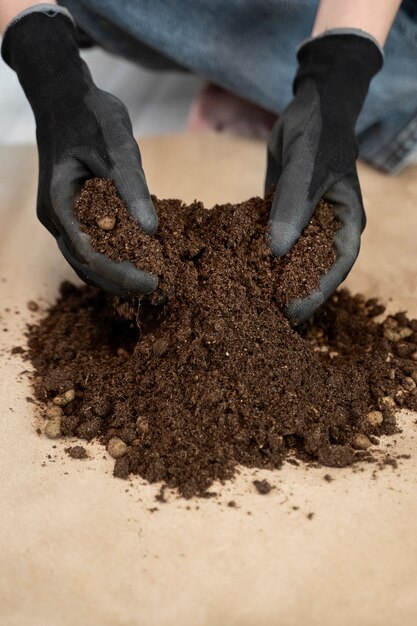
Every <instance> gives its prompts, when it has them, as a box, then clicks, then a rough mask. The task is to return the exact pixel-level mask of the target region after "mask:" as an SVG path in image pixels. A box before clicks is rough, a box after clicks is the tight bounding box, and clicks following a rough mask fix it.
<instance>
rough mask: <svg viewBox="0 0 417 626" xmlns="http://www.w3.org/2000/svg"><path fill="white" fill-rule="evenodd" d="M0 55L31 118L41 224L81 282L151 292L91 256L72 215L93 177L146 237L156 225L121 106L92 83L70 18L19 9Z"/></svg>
mask: <svg viewBox="0 0 417 626" xmlns="http://www.w3.org/2000/svg"><path fill="white" fill-rule="evenodd" d="M2 55H3V58H4V59H5V61H6V62H7V63H8V64H9V65H10V66H11V67H12V68H13V69H14V70H15V71H16V73H17V75H18V77H19V80H20V83H21V85H22V87H23V89H24V91H25V94H26V96H27V98H28V100H29V102H30V104H31V106H32V109H33V112H34V114H35V118H36V127H37V140H38V150H39V186H38V201H37V212H38V217H39V219H40V221H41V222H42V224H44V226H46V228H47V229H48V230H49V231H50V232H51V233H52V234H53V236H54V237H55V238H56V240H57V242H58V245H59V247H60V250H61V252H62V253H63V254H64V256H65V258H66V259H67V261H68V262H69V263H70V264H71V265H72V267H73V268H74V269H75V271H76V272H77V274H78V275H79V276H80V277H81V278H82V279H83V280H84V281H85V282H87V283H91V284H94V285H97V286H99V287H102V288H103V289H105V290H106V291H108V292H110V293H114V294H118V295H122V296H123V295H124V296H126V295H134V294H141V293H149V292H151V291H153V290H154V289H155V287H156V285H157V278H156V277H154V276H152V275H150V274H147V273H145V272H142V271H140V270H138V269H137V268H135V267H134V266H133V265H132V264H131V263H130V262H128V261H123V262H121V263H116V262H114V261H111V260H110V259H108V258H107V257H106V256H104V255H103V254H99V253H97V252H94V250H93V249H92V247H91V245H90V240H89V237H88V236H87V235H86V234H85V233H82V232H81V231H80V228H79V223H78V221H77V220H76V218H75V216H74V212H73V209H74V203H75V201H76V199H77V197H78V194H79V192H80V189H81V187H82V185H83V183H84V182H85V180H86V179H88V178H91V177H94V176H98V177H101V178H111V179H113V181H114V183H115V185H116V188H117V190H118V192H119V195H120V197H121V198H122V200H123V201H124V202H125V204H126V206H127V208H128V210H129V211H130V213H131V214H132V215H133V216H134V217H135V218H136V219H137V220H138V222H139V224H140V226H141V227H142V228H143V230H144V231H145V232H147V233H149V234H152V233H154V232H155V230H156V227H157V216H156V212H155V209H154V207H153V204H152V201H151V199H150V195H149V191H148V188H147V185H146V181H145V176H144V173H143V170H142V165H141V157H140V153H139V149H138V146H137V144H136V142H135V140H134V138H133V135H132V125H131V122H130V119H129V115H128V112H127V110H126V107H125V106H124V105H123V104H122V103H121V102H120V101H119V100H118V99H117V98H115V97H114V96H112V95H111V94H109V93H106V92H105V91H102V90H101V89H98V88H97V87H96V85H95V84H94V83H93V81H92V78H91V75H90V72H89V70H88V68H87V66H86V64H85V63H84V62H83V61H82V59H81V58H80V55H79V52H78V46H77V42H76V39H75V28H74V24H73V21H72V18H71V16H70V15H69V14H68V13H67V12H66V10H65V9H61V8H59V7H53V6H50V7H48V5H38V7H34V8H33V9H29V10H28V11H26V12H23V13H22V14H21V15H20V16H18V17H17V18H16V19H15V20H14V21H13V22H12V24H11V25H10V26H9V27H8V29H7V30H6V33H5V36H4V40H3V45H2Z"/></svg>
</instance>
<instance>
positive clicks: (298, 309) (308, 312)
mask: <svg viewBox="0 0 417 626" xmlns="http://www.w3.org/2000/svg"><path fill="white" fill-rule="evenodd" d="M323 302H324V295H323V293H322V291H320V290H317V291H313V293H311V294H310V295H309V296H307V298H298V299H297V300H293V301H292V302H290V304H289V305H288V306H287V307H286V308H285V311H284V313H285V317H286V318H287V319H288V320H289V322H290V324H291V325H292V326H298V325H299V324H302V323H303V322H305V321H306V320H308V318H309V317H311V316H312V315H313V313H314V311H316V309H318V308H319V306H321V305H322V304H323Z"/></svg>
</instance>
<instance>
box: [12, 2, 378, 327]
mask: <svg viewBox="0 0 417 626" xmlns="http://www.w3.org/2000/svg"><path fill="white" fill-rule="evenodd" d="M2 55H3V58H4V60H5V61H6V62H7V63H8V64H9V65H10V66H11V67H12V68H13V69H14V70H15V71H16V73H17V75H18V77H19V80H20V83H21V85H22V87H23V89H24V91H25V94H26V96H27V98H28V100H29V102H30V104H31V106H32V109H33V112H34V114H35V118H36V127H37V142H38V150H39V186H38V200H37V213H38V217H39V219H40V221H41V222H42V224H43V225H44V226H45V227H46V228H47V229H48V230H49V231H50V232H51V233H52V235H53V236H54V237H55V238H56V240H57V243H58V246H59V248H60V250H61V252H62V254H63V255H64V256H65V258H66V259H67V261H68V262H69V263H70V264H71V265H72V267H73V268H74V269H75V271H76V272H77V274H78V275H79V276H80V277H81V278H82V279H83V280H84V281H85V282H86V283H90V284H93V285H97V286H99V287H101V288H103V289H104V290H106V291H107V292H109V293H113V294H118V295H121V296H132V295H139V294H148V293H150V292H152V291H153V290H154V289H155V288H156V286H157V282H158V281H157V277H155V276H153V275H151V274H149V273H146V272H144V271H141V270H139V269H137V268H136V267H134V266H133V264H131V263H130V262H129V261H122V262H119V263H116V262H114V261H111V260H110V259H108V258H107V257H106V256H105V255H103V254H100V253H97V252H95V251H94V250H93V249H92V247H91V245H90V240H89V237H88V236H87V235H86V234H85V233H82V232H81V230H80V228H79V224H78V221H77V220H76V218H75V216H74V212H73V208H74V203H75V200H76V198H77V197H78V195H79V192H80V189H81V187H82V185H83V183H84V182H85V180H86V179H88V178H91V177H95V176H98V177H102V178H110V179H112V180H113V181H114V183H115V185H116V188H117V191H118V193H119V195H120V197H121V198H122V200H123V201H124V203H125V204H126V207H127V208H128V210H129V211H130V213H131V215H132V216H133V217H135V218H136V219H137V221H138V223H139V225H140V226H141V228H142V229H143V230H144V232H146V233H149V234H153V233H155V231H156V229H157V225H158V218H157V214H156V212H155V208H154V206H153V204H152V200H151V197H150V194H149V190H148V187H147V184H146V179H145V174H144V172H143V169H142V163H141V155H140V151H139V148H138V145H137V143H136V141H135V140H134V138H133V134H132V125H131V122H130V119H129V114H128V112H127V109H126V107H125V106H124V105H123V104H122V102H120V100H118V99H117V98H116V97H114V96H112V95H111V94H109V93H107V92H105V91H102V90H101V89H99V88H98V87H97V86H96V85H95V84H94V82H93V80H92V77H91V74H90V72H89V70H88V67H87V66H86V64H85V63H84V61H83V60H82V59H81V57H80V55H79V50H78V45H77V41H76V30H75V25H74V23H73V20H72V18H71V16H70V14H69V13H68V12H66V10H65V9H61V8H55V7H51V8H50V9H49V8H48V7H45V5H44V6H43V7H42V6H41V8H39V9H38V10H29V11H27V12H24V13H23V14H20V15H19V16H18V17H17V18H16V19H15V20H14V21H13V22H12V23H11V24H10V25H9V27H8V28H7V30H6V33H5V36H4V39H3V45H2ZM297 58H298V63H299V67H298V71H297V74H296V76H295V80H294V98H293V100H292V101H291V103H290V104H289V106H288V107H287V108H286V109H285V111H283V113H282V114H281V115H280V117H279V119H278V121H277V122H276V124H275V126H274V128H273V130H272V133H271V136H270V139H269V142H268V166H267V173H266V183H265V191H269V190H270V189H271V188H272V187H276V191H275V196H274V200H273V203H272V209H271V213H270V230H269V236H270V245H271V250H272V253H273V254H274V255H276V256H282V255H285V254H286V253H287V252H288V251H289V250H290V249H291V247H292V246H293V245H294V244H295V242H296V241H297V239H298V238H299V237H300V235H301V233H302V231H303V229H304V228H305V226H306V225H307V224H308V222H309V220H310V218H311V216H312V214H313V211H314V209H315V207H316V205H317V203H318V202H319V200H320V199H321V198H324V199H326V200H328V201H329V202H331V203H333V204H334V206H335V210H336V214H337V218H338V219H339V221H340V228H339V229H338V230H337V232H336V234H335V242H334V243H335V249H336V252H337V259H336V261H335V263H334V265H333V266H332V267H331V268H330V270H329V271H328V272H327V273H326V274H324V275H323V276H322V277H321V279H320V285H319V288H318V289H317V290H316V291H314V292H313V293H311V294H310V295H309V296H308V297H306V298H304V299H300V300H295V301H293V302H291V303H290V304H289V305H288V307H287V310H286V315H287V317H288V318H289V320H290V321H291V323H293V324H294V325H296V324H299V323H301V322H303V321H304V320H306V319H307V318H309V317H310V316H311V315H312V313H313V312H314V311H315V310H316V309H317V307H319V306H320V304H322V302H324V301H325V300H326V299H327V298H328V297H329V296H330V295H331V294H332V293H333V292H334V291H335V290H336V288H337V287H338V285H339V284H340V283H341V282H342V281H343V280H344V279H345V277H346V276H347V274H348V273H349V271H350V269H351V267H352V265H353V264H354V262H355V260H356V257H357V255H358V252H359V246H360V237H361V233H362V231H363V229H364V226H365V212H364V208H363V203H362V197H361V191H360V186H359V181H358V177H357V172H356V164H355V161H356V157H357V142H356V138H355V124H356V120H357V118H358V115H359V113H360V111H361V108H362V106H363V103H364V100H365V97H366V94H367V91H368V87H369V83H370V81H371V79H372V77H373V76H374V75H375V74H376V73H377V72H378V71H379V69H380V68H381V66H382V53H381V50H380V48H379V46H378V45H377V44H376V43H375V42H374V41H373V40H372V39H371V38H370V37H368V36H366V34H364V33H360V32H359V31H358V32H352V31H346V32H343V31H329V32H327V33H325V34H324V35H322V36H320V37H316V38H314V39H311V40H309V41H307V42H306V43H304V44H303V45H302V46H301V47H300V48H299V50H298V55H297Z"/></svg>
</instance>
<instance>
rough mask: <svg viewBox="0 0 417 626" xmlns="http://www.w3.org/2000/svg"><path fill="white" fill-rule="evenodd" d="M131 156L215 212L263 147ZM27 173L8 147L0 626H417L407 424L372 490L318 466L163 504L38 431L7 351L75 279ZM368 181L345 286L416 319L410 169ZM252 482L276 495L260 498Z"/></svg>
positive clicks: (350, 475) (184, 144)
mask: <svg viewBox="0 0 417 626" xmlns="http://www.w3.org/2000/svg"><path fill="white" fill-rule="evenodd" d="M141 149H142V154H143V161H144V166H145V171H146V175H147V179H148V183H149V186H150V189H151V191H152V192H153V193H156V194H157V195H159V196H161V197H168V196H170V197H181V198H182V199H184V200H185V201H191V200H193V199H194V198H198V199H201V200H203V201H204V202H205V203H206V204H207V206H210V205H212V204H213V203H215V202H219V203H223V202H227V201H238V200H244V199H246V198H247V197H249V196H251V195H256V194H261V193H262V181H263V175H264V168H265V147H264V146H263V145H261V144H258V143H253V142H248V141H243V140H236V139H231V138H227V137H223V136H214V135H202V136H173V137H165V138H155V139H147V140H144V141H142V142H141ZM36 168H37V158H36V151H35V149H34V148H16V149H12V148H7V149H5V148H3V149H0V225H1V228H0V386H1V387H0V388H1V393H0V416H1V453H0V473H1V483H0V503H1V507H0V537H1V541H0V623H1V624H2V626H15V625H16V626H26V625H30V626H49V625H51V626H52V625H54V626H55V625H56V624H59V625H60V626H67V625H68V626H72V625H77V626H84V625H85V626H90V625H95V624H97V625H100V626H118V625H120V626H133V625H135V626H136V625H140V626H142V625H144V626H145V625H146V626H148V625H149V626H154V625H155V626H165V625H172V624H176V625H184V626H188V625H190V626H209V625H210V626H212V625H216V626H223V625H227V626H234V625H236V626H252V625H253V626H255V625H256V626H264V625H265V626H269V625H271V626H275V625H278V624H279V625H285V626H299V625H300V626H301V625H302V626H304V625H307V624H308V626H319V625H320V626H327V625H329V626H330V625H331V626H351V625H352V624H354V625H355V626H393V625H396V624H398V625H400V624H401V626H415V624H416V623H417V531H416V522H415V520H416V517H417V437H416V435H417V425H416V417H417V416H416V415H411V414H404V415H403V416H402V417H401V425H402V426H403V429H404V430H403V433H402V434H400V435H398V436H396V437H394V438H390V440H389V443H391V444H392V443H394V441H395V442H396V443H395V448H393V451H394V452H395V453H396V454H401V453H404V454H411V459H410V460H407V461H404V462H402V463H401V465H400V467H399V468H398V469H397V470H393V469H391V468H387V469H385V470H383V471H381V472H379V473H378V476H377V479H376V480H373V479H372V476H371V475H372V470H373V468H372V467H364V469H363V471H356V472H353V471H352V469H346V470H333V469H332V470H330V472H329V473H330V474H331V475H332V476H333V478H334V481H333V482H331V483H327V482H326V481H325V480H324V479H323V476H324V474H326V470H325V469H309V470H307V469H305V468H303V467H294V466H291V465H288V464H286V465H285V466H284V468H283V469H282V470H280V471H277V472H274V473H271V472H266V471H262V472H261V471H258V472H255V471H252V470H245V471H243V472H242V473H241V475H240V476H239V477H238V479H237V480H236V481H233V482H232V483H229V484H227V485H225V486H223V487H220V486H217V485H216V486H215V488H214V490H216V491H219V493H220V494H221V495H220V497H219V498H218V499H217V500H215V499H212V500H198V499H193V500H191V501H188V502H186V501H183V500H175V498H172V497H171V502H170V503H168V504H158V503H156V502H155V499H154V496H155V493H156V492H157V487H156V486H155V485H154V486H151V485H147V484H145V483H144V481H143V480H141V479H140V478H134V479H133V480H132V482H131V483H126V482H123V481H120V480H116V479H114V478H113V477H112V466H113V462H112V460H111V459H110V458H109V457H108V455H107V453H106V452H105V450H104V449H103V448H102V447H101V446H99V445H98V444H94V443H93V444H91V445H87V448H88V451H89V453H90V455H91V459H90V460H86V461H76V460H72V459H69V458H68V457H67V455H66V454H65V453H64V451H63V449H64V447H65V446H66V445H68V440H67V441H66V442H62V441H58V442H53V441H51V440H48V439H45V438H44V437H43V436H42V437H39V436H38V435H37V434H36V432H35V427H36V419H35V409H34V405H33V404H30V403H28V402H27V401H26V397H27V396H30V388H29V385H28V382H27V380H26V378H25V376H23V377H20V376H19V373H20V372H22V370H24V369H26V368H27V367H29V365H28V364H27V363H25V362H24V361H22V359H21V358H19V357H18V356H13V357H12V356H10V350H11V348H12V347H14V346H19V345H24V343H25V339H24V334H23V333H24V329H25V323H26V322H28V321H31V320H32V321H33V320H35V319H36V314H33V313H30V312H29V311H28V309H27V306H26V303H27V302H28V300H37V301H40V302H41V303H42V306H43V307H44V308H46V306H47V304H48V303H51V302H53V300H54V297H55V294H56V292H57V287H58V284H59V283H60V282H61V281H62V280H63V279H66V278H70V279H72V280H75V278H74V274H73V273H72V270H71V269H70V268H69V267H68V266H67V264H66V262H65V261H64V259H63V258H62V257H61V255H60V253H59V252H58V249H57V247H56V244H55V242H54V240H53V239H52V237H51V236H50V235H49V233H48V232H47V231H46V230H44V228H43V227H42V226H41V225H40V224H39V223H38V222H37V219H36V216H35V197H36V195H35V194H36ZM360 173H361V180H362V188H363V194H364V201H365V206H366V208H367V214H368V227H367V230H366V233H365V235H364V237H363V245H362V252H361V256H360V259H359V261H358V262H357V264H356V266H355V269H354V271H353V272H352V274H351V276H350V277H349V280H348V285H349V286H350V287H351V288H352V290H354V291H361V292H362V293H365V294H366V295H369V297H371V296H380V297H381V299H382V300H383V301H384V302H387V301H388V299H389V298H392V301H391V302H389V307H390V309H391V310H408V311H409V313H410V314H412V315H414V316H417V246H416V232H417V169H409V170H408V171H407V172H406V173H404V174H402V175H400V176H398V177H396V178H387V177H385V176H383V175H381V174H378V173H376V172H374V171H372V170H370V169H369V168H366V167H361V169H360ZM77 282H78V281H77ZM7 309H9V311H7ZM16 311H17V312H18V313H16ZM4 329H6V331H5V330H4ZM54 446H56V447H54ZM48 455H50V456H51V458H48ZM255 475H256V478H262V477H267V478H268V480H269V481H270V482H271V483H272V484H273V485H275V487H276V488H275V489H274V490H273V491H272V492H271V493H270V494H269V495H268V496H260V495H258V494H257V493H256V492H255V490H254V487H253V485H252V480H253V479H254V478H255ZM229 500H235V501H236V503H237V508H230V507H227V502H228V501H229ZM219 502H221V503H222V504H221V505H219ZM152 507H157V508H158V511H155V512H153V513H151V512H150V511H149V509H150V508H152ZM187 507H190V508H189V509H188V508H187ZM293 507H298V508H293ZM309 513H314V517H313V518H312V519H311V520H309V519H308V518H307V515H308V514H309Z"/></svg>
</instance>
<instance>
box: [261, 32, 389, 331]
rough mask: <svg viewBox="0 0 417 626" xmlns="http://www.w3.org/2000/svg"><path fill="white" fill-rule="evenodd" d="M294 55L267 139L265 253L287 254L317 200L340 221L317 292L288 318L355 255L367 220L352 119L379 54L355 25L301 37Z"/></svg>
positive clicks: (310, 308)
mask: <svg viewBox="0 0 417 626" xmlns="http://www.w3.org/2000/svg"><path fill="white" fill-rule="evenodd" d="M298 60H299V70H298V73H297V75H296V78H295V82H294V93H295V96H294V99H293V100H292V102H291V103H290V105H289V106H288V107H287V108H286V109H285V111H284V112H283V113H282V115H281V116H280V118H279V119H278V121H277V122H276V124H275V126H274V128H273V130H272V133H271V137H270V140H269V144H268V168H267V175H266V182H265V191H269V190H270V189H271V187H272V186H273V185H276V186H277V190H276V193H275V197H274V201H273V204H272V209H271V214H270V238H271V247H272V252H273V253H274V254H275V255H277V256H283V255H285V254H287V252H289V250H290V249H291V248H292V246H293V245H294V244H295V242H296V241H297V240H298V238H299V237H300V235H301V233H302V231H303V229H304V228H305V227H306V226H307V224H308V222H309V221H310V218H311V216H312V214H313V212H314V209H315V207H316V205H317V203H318V202H319V200H320V199H321V198H324V199H326V200H328V201H329V202H331V203H332V204H333V205H334V206H335V211H336V216H337V218H338V219H339V221H340V222H341V226H340V228H339V229H338V231H337V233H336V235H335V242H334V243H335V248H336V253H337V260H336V262H335V264H334V265H333V267H331V268H330V270H329V271H328V272H327V273H326V274H324V275H323V276H322V277H321V279H320V285H319V288H318V289H317V290H316V291H314V292H313V293H311V294H310V295H309V296H307V297H306V298H304V299H299V300H295V301H293V302H291V303H290V304H289V305H288V307H287V309H286V315H287V317H288V318H289V320H290V321H291V322H292V323H293V324H300V323H301V322H303V321H304V320H306V319H307V318H309V317H310V316H311V315H312V314H313V313H314V311H315V310H316V309H317V308H318V307H319V306H320V305H321V304H322V303H323V302H324V301H325V300H326V299H327V298H329V296H330V295H331V294H332V293H333V292H334V291H335V290H336V288H337V287H338V285H339V284H340V283H341V282H342V281H343V280H344V279H345V278H346V276H347V274H348V273H349V271H350V269H351V268H352V265H353V264H354V262H355V260H356V257H357V255H358V253H359V246H360V237H361V233H362V231H363V229H364V227H365V222H366V219H365V212H364V208H363V203H362V196H361V190H360V186H359V181H358V176H357V172H356V163H355V161H356V157H357V142H356V138H355V124H356V120H357V117H358V115H359V113H360V111H361V108H362V105H363V102H364V100H365V97H366V94H367V91H368V86H369V83H370V80H371V78H372V77H373V76H374V75H375V74H376V73H377V72H378V70H379V69H380V68H381V66H382V60H383V57H382V53H381V50H380V48H379V46H378V45H377V44H376V42H374V40H373V39H371V38H370V37H368V36H366V35H365V34H364V33H361V31H358V34H354V33H352V32H347V33H343V32H339V31H337V32H336V33H333V32H329V33H328V34H324V35H323V36H320V37H317V38H316V39H313V40H310V41H308V42H307V43H305V44H304V45H303V46H302V47H301V48H300V50H299V52H298Z"/></svg>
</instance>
